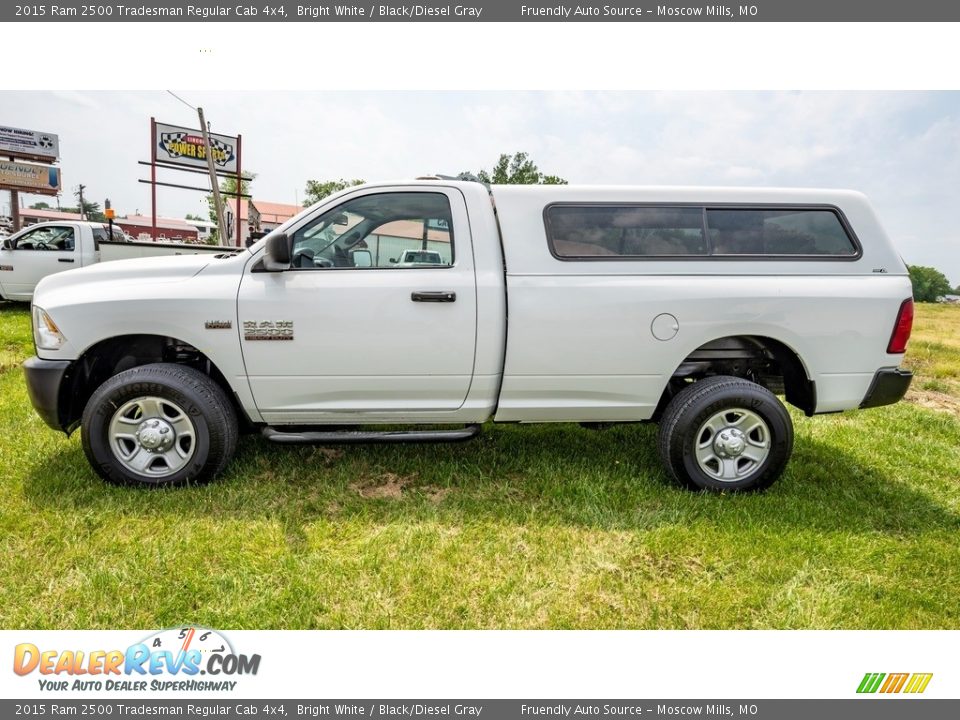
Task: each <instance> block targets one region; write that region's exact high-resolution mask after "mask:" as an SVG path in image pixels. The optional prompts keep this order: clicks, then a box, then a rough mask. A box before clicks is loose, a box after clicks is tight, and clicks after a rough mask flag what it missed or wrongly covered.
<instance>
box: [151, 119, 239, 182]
mask: <svg viewBox="0 0 960 720" xmlns="http://www.w3.org/2000/svg"><path fill="white" fill-rule="evenodd" d="M155 137H156V142H155V143H154V145H153V159H154V161H155V162H159V163H163V164H166V165H182V166H184V167H190V168H200V169H202V170H206V169H207V153H206V147H205V146H204V143H203V134H202V133H201V132H200V131H199V130H193V129H191V128H185V127H180V126H179V125H167V124H166V123H160V122H158V123H157V124H156V135H155ZM210 151H211V154H212V155H213V164H214V167H215V168H216V169H217V172H223V173H236V172H237V138H235V137H230V136H229V135H216V134H214V133H210Z"/></svg>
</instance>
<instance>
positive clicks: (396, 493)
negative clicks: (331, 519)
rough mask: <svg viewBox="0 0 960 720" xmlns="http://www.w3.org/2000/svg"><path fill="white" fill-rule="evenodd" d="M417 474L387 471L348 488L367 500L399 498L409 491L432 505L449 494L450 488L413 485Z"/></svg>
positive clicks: (354, 483)
mask: <svg viewBox="0 0 960 720" xmlns="http://www.w3.org/2000/svg"><path fill="white" fill-rule="evenodd" d="M416 479H417V476H416V475H415V474H414V475H397V474H395V473H391V472H387V473H383V474H382V475H378V476H377V477H374V478H363V479H361V480H357V481H355V482H352V483H350V489H351V490H352V491H353V492H355V493H357V494H358V495H359V496H360V497H362V498H367V499H369V500H400V499H401V498H403V497H405V496H406V495H407V494H408V492H409V491H411V490H412V491H414V492H417V493H420V494H421V495H423V497H425V498H426V499H427V500H429V501H430V502H432V503H433V504H434V505H436V504H438V503H441V502H443V500H444V499H445V498H446V497H447V496H448V495H449V494H450V492H451V488H445V487H440V486H438V485H422V486H420V487H414V482H415V481H416Z"/></svg>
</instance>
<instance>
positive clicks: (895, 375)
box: [860, 368, 913, 408]
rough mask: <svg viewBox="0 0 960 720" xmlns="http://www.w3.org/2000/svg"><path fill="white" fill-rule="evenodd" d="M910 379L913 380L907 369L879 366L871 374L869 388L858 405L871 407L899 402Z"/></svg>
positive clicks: (905, 391) (908, 385) (905, 392)
mask: <svg viewBox="0 0 960 720" xmlns="http://www.w3.org/2000/svg"><path fill="white" fill-rule="evenodd" d="M911 380H913V373H912V372H910V371H909V370H901V369H900V368H880V369H879V370H877V373H876V375H874V376H873V382H872V383H870V389H869V390H867V394H866V395H864V397H863V402H861V403H860V407H861V408H873V407H880V406H881V405H892V404H893V403H895V402H899V401H900V400H902V399H903V396H904V395H906V394H907V388H908V387H910V381H911Z"/></svg>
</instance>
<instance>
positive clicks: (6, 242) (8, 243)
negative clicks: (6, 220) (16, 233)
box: [3, 238, 16, 250]
mask: <svg viewBox="0 0 960 720" xmlns="http://www.w3.org/2000/svg"><path fill="white" fill-rule="evenodd" d="M3 249H4V250H15V249H16V245H14V244H13V240H11V239H10V238H4V239H3Z"/></svg>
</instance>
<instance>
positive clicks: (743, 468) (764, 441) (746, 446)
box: [695, 408, 771, 482]
mask: <svg viewBox="0 0 960 720" xmlns="http://www.w3.org/2000/svg"><path fill="white" fill-rule="evenodd" d="M695 443H696V446H695V449H696V452H695V454H696V458H697V465H698V466H699V468H700V469H701V470H702V471H703V472H705V473H706V474H707V475H709V476H710V477H711V478H713V479H714V480H719V481H721V482H739V481H740V480H743V479H745V478H748V477H750V476H751V475H753V474H754V473H755V472H757V470H759V469H760V467H761V466H762V465H763V463H764V461H765V460H766V459H767V457H769V455H770V448H771V439H770V428H769V427H768V425H767V423H766V421H765V420H764V419H763V418H762V417H760V416H759V415H757V413H755V412H753V411H752V410H746V409H744V408H728V409H726V410H721V411H720V412H718V413H716V414H714V415H712V416H710V417H709V418H708V419H707V421H706V422H704V423H703V425H701V426H700V430H699V431H698V432H697V435H696V440H695Z"/></svg>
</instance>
